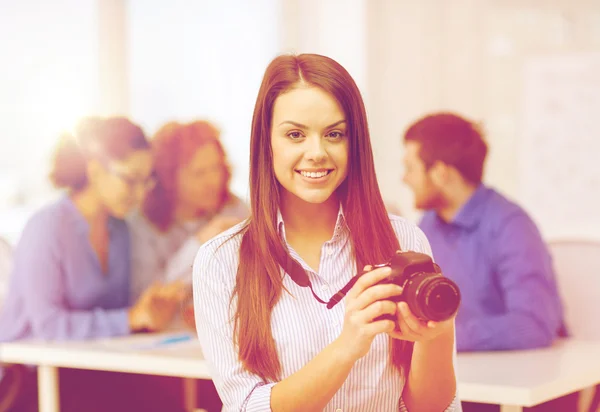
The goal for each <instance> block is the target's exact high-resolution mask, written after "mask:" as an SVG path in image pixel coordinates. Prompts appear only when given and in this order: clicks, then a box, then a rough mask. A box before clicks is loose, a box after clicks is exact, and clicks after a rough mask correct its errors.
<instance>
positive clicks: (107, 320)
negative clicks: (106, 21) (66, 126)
mask: <svg viewBox="0 0 600 412" xmlns="http://www.w3.org/2000/svg"><path fill="white" fill-rule="evenodd" d="M151 171H152V160H151V154H150V150H149V143H148V141H147V139H146V137H145V135H144V133H143V132H142V130H141V129H140V128H139V127H138V126H136V125H134V124H132V123H131V122H130V121H129V120H127V119H125V118H108V119H100V118H89V119H86V120H85V121H84V122H82V123H81V124H80V126H79V127H78V130H77V131H76V132H75V133H74V135H64V136H63V137H62V139H61V142H60V144H59V146H58V148H57V150H56V153H55V157H54V162H53V168H52V172H51V176H50V177H51V180H52V182H53V183H54V185H55V186H57V187H58V188H63V189H66V191H67V195H66V196H63V197H61V198H60V199H59V200H58V201H56V202H54V203H52V204H50V205H48V206H46V207H44V208H43V209H41V210H40V211H38V212H37V213H36V214H35V215H34V216H33V217H32V218H31V219H30V220H29V222H28V223H27V225H26V227H25V229H24V230H23V233H22V235H21V239H20V241H19V243H18V245H17V247H16V250H15V255H14V266H13V269H12V274H11V278H10V281H9V282H10V283H9V288H8V291H7V295H6V300H5V303H4V307H3V309H2V313H1V315H0V342H8V341H15V340H21V339H48V340H80V339H91V338H101V337H110V336H118V335H126V334H129V333H131V332H135V331H137V330H143V329H150V330H157V329H161V328H163V327H164V326H165V325H166V324H167V323H168V322H169V321H170V320H171V317H172V316H173V314H174V313H175V311H176V309H177V308H178V304H177V303H176V302H175V301H174V300H173V299H169V296H167V295H168V292H169V291H168V290H167V291H165V290H164V289H161V288H160V287H158V286H157V287H153V288H150V289H148V290H147V291H146V292H145V293H144V294H143V295H142V296H141V297H140V299H139V300H138V301H137V302H136V304H135V305H133V306H132V307H130V303H129V282H130V244H129V232H128V229H127V226H126V224H125V222H124V221H123V218H124V217H125V215H127V214H128V213H129V211H130V210H131V209H132V208H133V207H134V206H136V205H137V204H138V202H139V201H140V200H141V197H142V196H143V193H144V191H145V190H146V189H147V188H148V186H149V185H150V184H151Z"/></svg>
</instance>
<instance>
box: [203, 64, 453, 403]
mask: <svg viewBox="0 0 600 412" xmlns="http://www.w3.org/2000/svg"><path fill="white" fill-rule="evenodd" d="M250 199H251V212H252V213H251V217H250V219H249V220H248V221H247V222H246V223H244V224H240V225H238V226H237V227H235V228H233V229H232V230H229V231H227V232H225V233H223V234H221V235H219V236H217V237H215V238H213V239H212V240H210V241H209V242H207V243H205V244H204V245H203V246H202V248H201V249H200V250H199V251H198V254H197V257H196V260H195V263H194V299H195V314H196V327H197V329H198V337H199V339H200V342H201V344H202V350H203V354H204V356H205V357H206V359H207V360H208V361H209V362H210V363H211V364H212V365H213V370H214V374H213V379H214V382H215V386H216V387H217V389H218V391H219V394H220V395H221V398H222V399H223V404H224V410H227V411H239V410H256V411H263V410H264V411H267V410H272V411H276V412H277V411H283V410H286V411H287V410H325V411H335V410H341V409H343V410H345V411H381V410H383V411H391V410H405V406H408V407H409V408H410V409H411V410H444V408H448V410H454V408H455V407H456V401H454V402H453V397H454V396H455V390H456V377H455V374H454V366H453V355H454V352H453V343H454V333H453V330H454V329H453V325H454V324H453V319H450V320H449V321H445V322H439V323H435V322H434V323H433V324H424V323H423V322H420V321H419V320H418V319H417V318H416V317H415V316H414V315H413V314H412V313H411V312H410V310H408V307H405V306H403V305H397V304H395V303H394V302H392V301H391V300H390V299H389V298H391V297H393V296H395V295H398V294H399V293H401V290H400V289H401V288H400V287H398V286H396V285H383V284H381V285H380V284H378V282H379V281H380V280H382V279H383V278H384V277H385V276H387V275H388V274H389V272H387V271H386V270H385V269H383V268H379V269H375V270H373V268H370V267H368V266H365V265H369V264H375V263H383V262H385V261H387V260H388V259H389V258H390V257H391V256H392V255H393V253H394V252H395V251H396V250H398V249H400V248H402V250H414V251H417V252H422V253H428V254H431V251H430V249H429V244H428V242H427V239H426V238H425V237H424V236H423V233H422V232H420V231H419V230H418V229H417V228H416V227H415V226H414V225H412V224H410V223H409V222H408V221H406V220H404V219H402V218H399V217H396V216H389V215H388V214H387V213H386V211H385V207H384V204H383V200H382V198H381V193H380V192H379V187H378V184H377V179H376V176H375V167H374V162H373V153H372V150H371V142H370V137H369V130H368V126H367V119H366V112H365V108H364V104H363V101H362V98H361V96H360V92H359V90H358V88H357V86H356V84H355V83H354V81H353V79H352V78H351V77H350V75H349V74H348V72H347V71H346V70H345V69H344V68H343V67H342V66H340V65H339V64H338V63H337V62H335V61H334V60H332V59H330V58H327V57H325V56H320V55H314V54H302V55H299V56H280V57H278V58H276V59H275V60H273V61H272V62H271V64H270V65H269V66H268V67H267V70H266V72H265V75H264V77H263V82H262V84H261V87H260V90H259V93H258V96H257V99H256V105H255V108H254V116H253V121H252V132H251V140H250ZM290 268H296V269H298V268H299V269H298V270H299V271H300V272H304V273H305V274H306V276H305V278H308V279H310V282H311V284H312V285H314V286H315V288H314V289H312V287H311V288H310V289H309V288H306V287H303V286H305V285H306V284H303V283H302V282H301V279H300V276H297V274H298V270H296V269H292V270H290ZM361 268H364V269H362V271H361V273H362V272H363V271H364V274H363V275H362V276H361V277H360V278H359V280H358V281H357V282H356V283H355V284H354V286H353V287H352V289H350V291H349V292H348V294H347V295H346V298H345V299H344V301H343V303H342V304H340V305H336V306H334V307H331V308H330V309H328V308H326V307H325V306H323V305H321V303H323V302H324V301H325V300H327V299H329V297H330V296H331V295H333V294H334V293H335V291H336V290H339V289H341V288H342V287H344V285H346V284H347V283H348V282H349V280H350V279H351V278H352V277H353V276H354V275H355V274H356V272H357V271H359V270H361ZM282 274H283V276H282ZM299 279H300V280H299ZM316 286H318V288H317V287H316ZM382 314H387V315H393V316H394V317H393V319H397V321H393V320H379V316H380V315H382ZM413 342H414V344H413Z"/></svg>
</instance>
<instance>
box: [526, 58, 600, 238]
mask: <svg viewBox="0 0 600 412" xmlns="http://www.w3.org/2000/svg"><path fill="white" fill-rule="evenodd" d="M523 80H524V84H523V90H524V96H523V97H524V99H523V102H524V107H523V112H522V119H521V120H522V132H523V135H522V139H521V142H522V147H521V150H519V155H520V159H519V167H520V170H519V171H520V173H519V176H520V177H521V181H520V183H519V192H520V196H519V198H520V199H521V200H522V203H523V206H525V208H526V209H527V210H528V212H529V213H530V214H531V215H532V216H533V217H534V220H536V222H537V223H538V224H539V225H540V227H541V229H542V232H543V234H544V237H546V238H547V239H556V238H587V239H598V240H600V53H586V54H571V55H560V56H543V57H536V58H531V59H529V60H528V61H527V62H526V64H525V70H524V79H523Z"/></svg>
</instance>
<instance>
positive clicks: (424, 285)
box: [403, 272, 460, 322]
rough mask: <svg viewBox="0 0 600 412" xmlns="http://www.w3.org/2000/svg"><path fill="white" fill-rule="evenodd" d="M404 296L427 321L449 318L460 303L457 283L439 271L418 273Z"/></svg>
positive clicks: (418, 315)
mask: <svg viewBox="0 0 600 412" xmlns="http://www.w3.org/2000/svg"><path fill="white" fill-rule="evenodd" d="M403 297H404V299H405V300H406V303H408V306H409V307H410V310H411V311H412V313H414V315H415V316H417V317H418V318H420V319H423V320H425V321H429V320H432V321H435V322H440V321H443V320H446V319H449V318H450V317H452V315H454V314H455V313H456V311H457V310H458V306H459V305H460V291H459V289H458V286H456V283H454V282H452V281H451V280H450V279H448V278H446V277H444V276H442V275H440V274H439V273H424V272H420V273H416V274H414V275H413V276H412V277H411V279H410V280H409V281H408V282H407V285H406V286H405V288H404V293H403Z"/></svg>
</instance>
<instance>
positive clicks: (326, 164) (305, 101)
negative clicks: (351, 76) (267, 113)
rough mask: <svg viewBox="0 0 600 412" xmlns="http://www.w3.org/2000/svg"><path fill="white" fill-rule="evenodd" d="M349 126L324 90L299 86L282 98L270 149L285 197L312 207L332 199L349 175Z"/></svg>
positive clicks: (275, 110)
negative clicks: (294, 198) (299, 200)
mask: <svg viewBox="0 0 600 412" xmlns="http://www.w3.org/2000/svg"><path fill="white" fill-rule="evenodd" d="M347 127H348V125H347V123H346V117H345V115H344V112H343V111H342V109H341V107H340V105H339V104H338V102H337V101H336V100H335V98H333V96H331V95H329V94H328V93H326V92H325V91H323V90H322V89H320V88H317V87H301V88H296V89H292V90H291V91H289V92H287V93H284V94H282V95H280V96H279V97H277V99H276V100H275V105H274V107H273V123H272V125H271V149H272V151H273V169H274V172H275V177H276V178H277V180H278V181H279V183H280V184H281V186H283V188H284V189H285V191H284V196H293V197H296V198H299V199H301V200H303V201H305V202H308V203H323V202H325V201H327V200H328V199H329V198H330V197H331V195H332V194H333V193H334V192H335V190H336V189H337V188H338V187H339V186H340V184H342V182H343V181H344V179H346V176H347V175H348V150H349V145H348V137H347Z"/></svg>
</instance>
